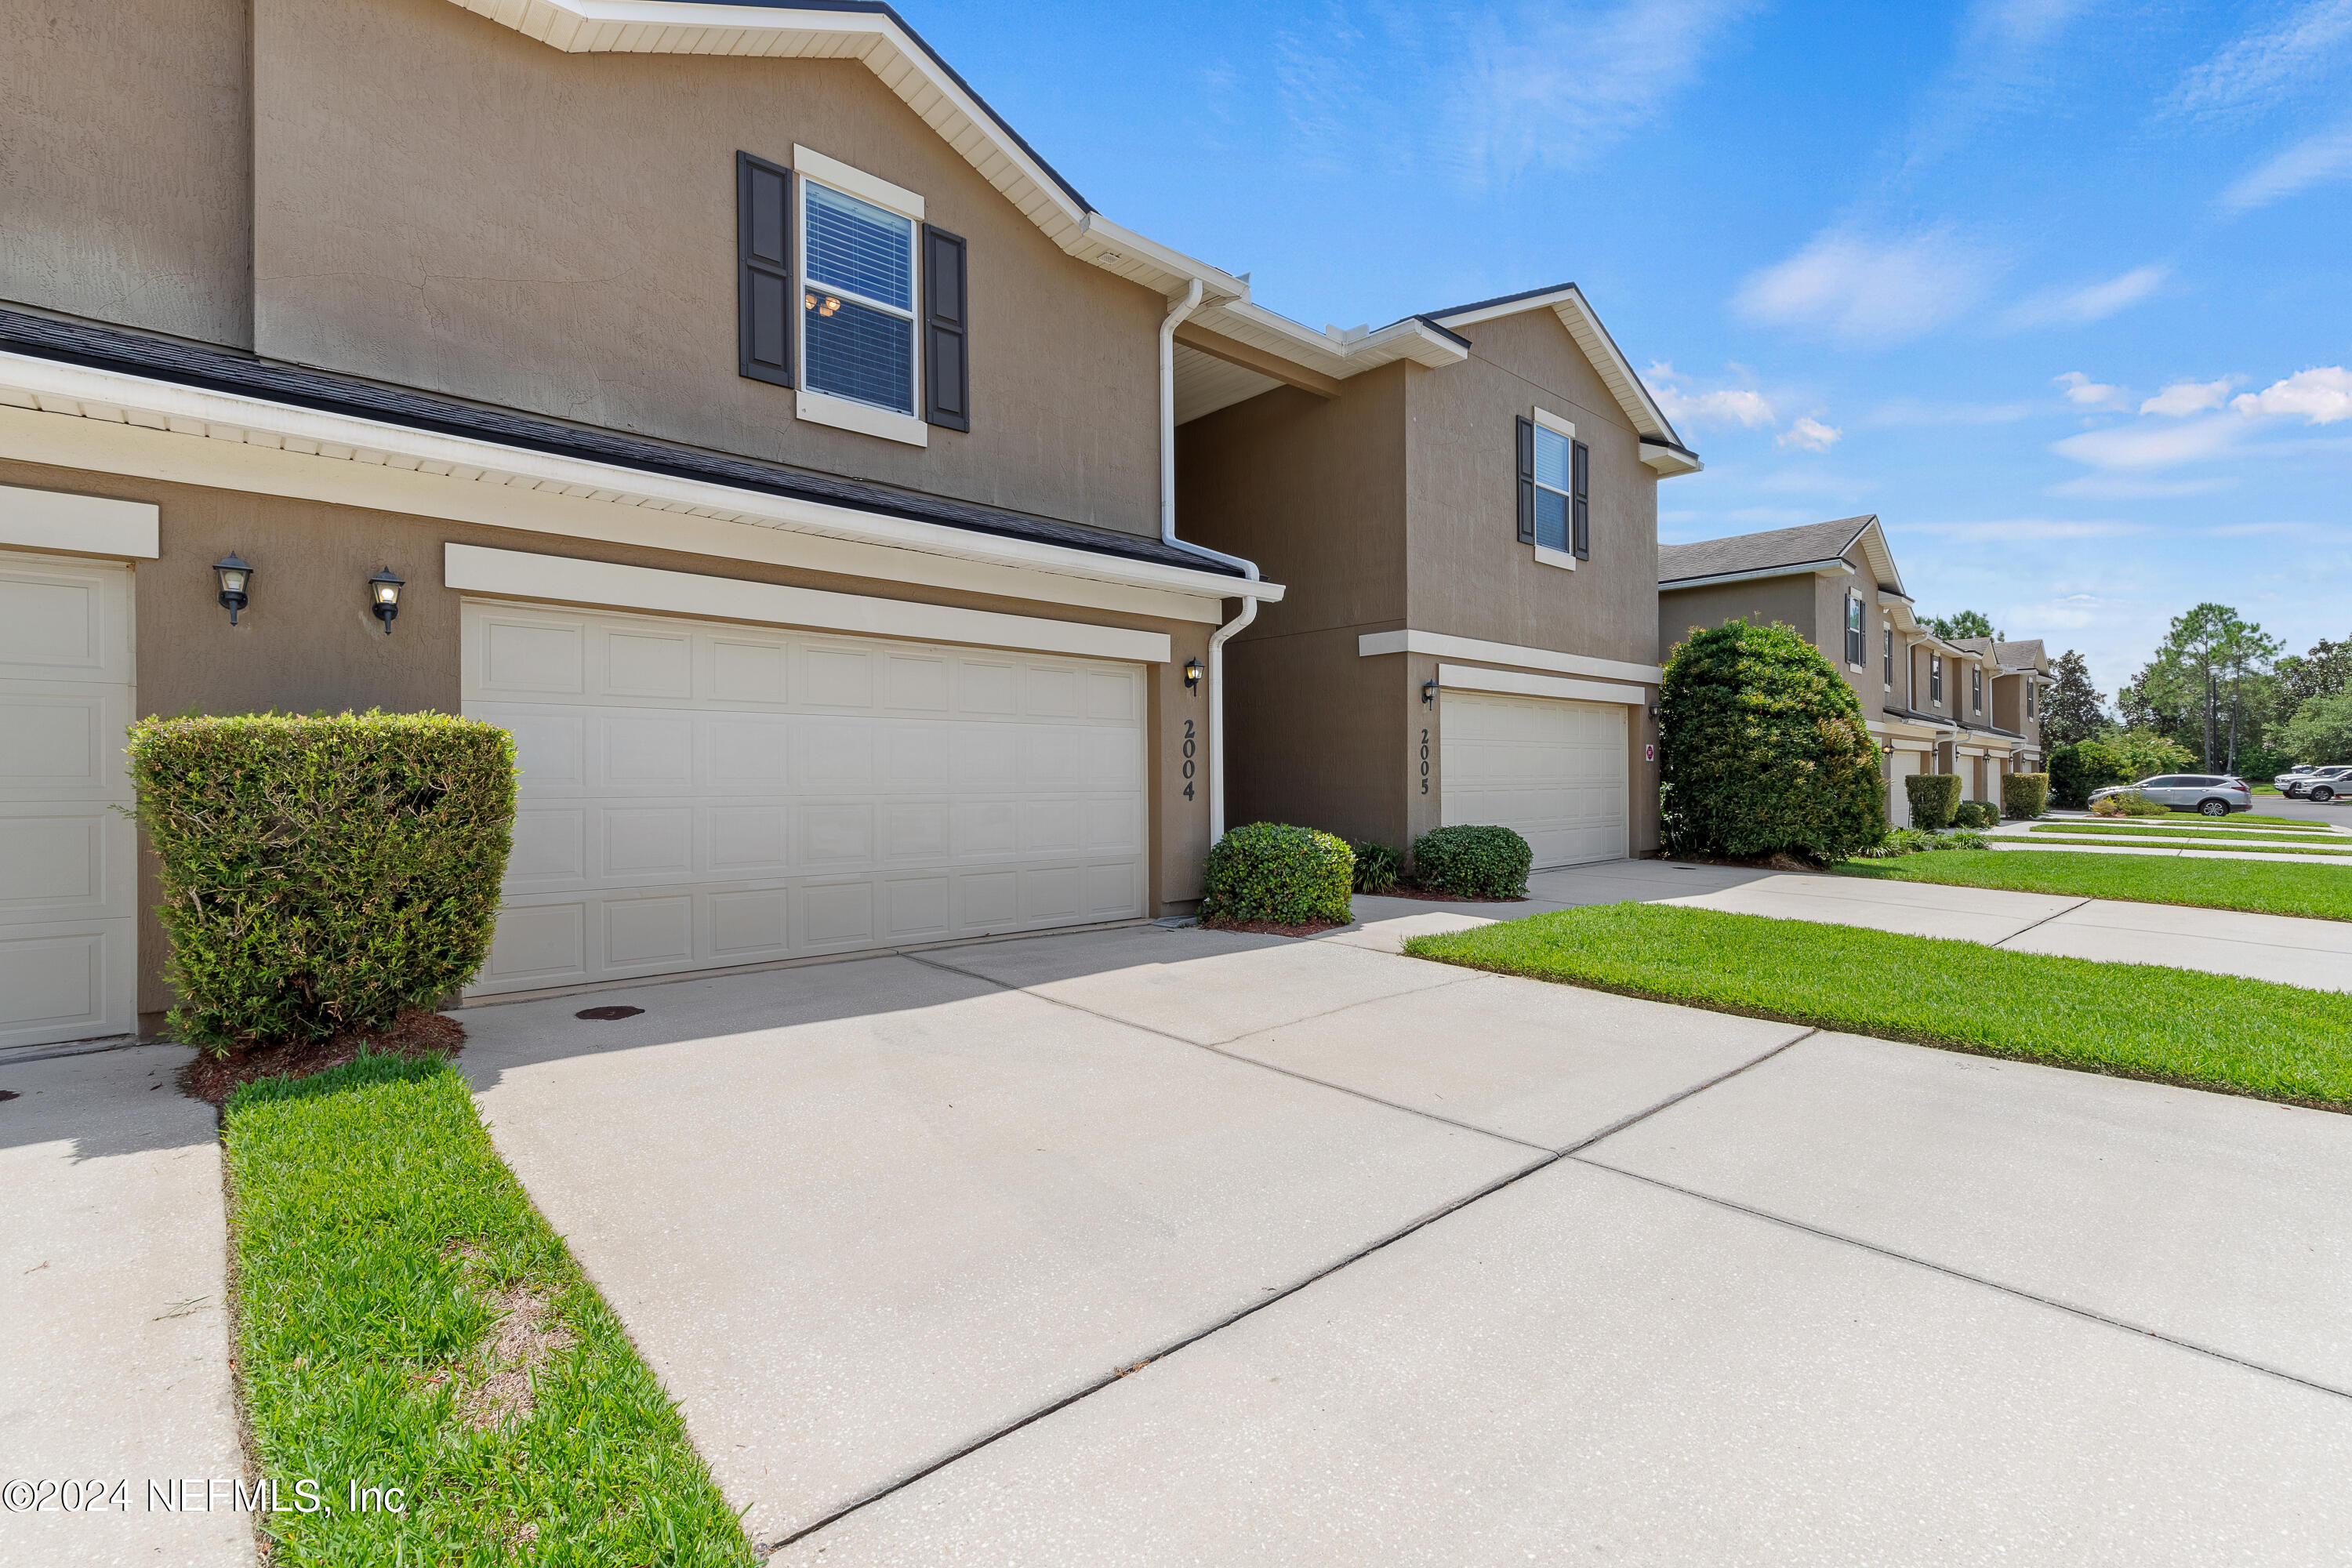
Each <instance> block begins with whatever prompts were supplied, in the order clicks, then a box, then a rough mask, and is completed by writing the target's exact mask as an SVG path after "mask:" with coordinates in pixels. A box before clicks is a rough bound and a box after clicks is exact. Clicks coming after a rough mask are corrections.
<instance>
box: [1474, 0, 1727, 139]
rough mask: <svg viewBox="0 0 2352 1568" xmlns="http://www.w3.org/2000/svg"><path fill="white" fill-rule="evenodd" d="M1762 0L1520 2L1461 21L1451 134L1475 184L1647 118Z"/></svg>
mask: <svg viewBox="0 0 2352 1568" xmlns="http://www.w3.org/2000/svg"><path fill="white" fill-rule="evenodd" d="M1755 5H1756V0H1620V3H1618V4H1615V5H1607V6H1605V7H1601V8H1598V9H1594V8H1590V7H1580V8H1577V9H1574V10H1570V9H1568V8H1566V7H1560V6H1553V5H1540V4H1536V3H1534V0H1522V3H1521V4H1520V5H1515V6H1512V7H1510V8H1509V9H1508V10H1507V11H1505V10H1503V9H1500V8H1491V9H1488V10H1487V11H1486V12H1485V13H1484V14H1483V15H1481V16H1476V17H1475V18H1472V19H1470V20H1468V21H1467V22H1466V23H1465V24H1462V25H1460V26H1459V27H1458V36H1460V37H1464V38H1465V51H1466V53H1467V56H1468V58H1466V59H1465V60H1464V61H1463V62H1461V64H1460V65H1459V66H1458V67H1457V68H1455V69H1454V71H1453V72H1452V73H1451V79H1452V80H1453V82H1454V90H1453V93H1452V96H1451V101H1450V102H1449V104H1448V106H1447V109H1446V112H1445V128H1444V141H1445V142H1446V143H1447V148H1446V152H1447V155H1448V156H1449V158H1450V161H1451V162H1453V163H1454V165H1455V166H1456V167H1457V168H1458V169H1459V170H1460V171H1461V172H1462V173H1463V174H1464V175H1465V177H1467V178H1469V179H1470V180H1472V181H1473V182H1474V183H1475V182H1483V181H1485V180H1486V179H1489V178H1502V179H1508V178H1510V177H1511V176H1512V175H1514V174H1518V173H1519V172H1520V171H1521V170H1523V169H1526V168H1528V167H1529V166H1531V165H1545V166H1549V167H1554V168H1566V167H1573V166H1576V165H1578V164H1580V163H1585V162H1587V161H1588V160H1590V159H1591V157H1592V156H1593V155H1594V154H1596V153H1601V152H1603V151H1605V150H1606V149H1608V148H1610V147H1612V146H1613V145H1615V144H1616V143H1617V142H1621V141H1622V140H1623V139H1624V138H1625V137H1627V136H1629V135H1631V134H1632V133H1633V132H1635V131H1637V130H1639V129H1641V128H1642V127H1643V125H1646V124H1647V123H1649V122H1650V121H1652V120H1653V119H1654V118H1656V116H1657V115H1658V114H1659V113H1660V112H1661V111H1663V110H1664V108H1665V106H1666V103H1667V101H1668V100H1670V99H1672V98H1673V97H1674V96H1675V94H1676V93H1677V92H1679V91H1681V90H1682V89H1683V88H1685V86H1687V85H1689V83H1690V82H1691V80H1692V79H1694V78H1695V77H1696V75H1697V72H1698V68H1699V64H1700V61H1701V59H1702V58H1703V57H1704V55H1705V52H1706V47H1707V46H1708V45H1709V44H1710V43H1712V42H1713V41H1714V40H1715V38H1716V37H1717V35H1719V34H1720V33H1721V32H1722V31H1723V30H1724V29H1725V28H1726V27H1727V26H1730V25H1731V24H1732V23H1734V22H1736V21H1738V19H1739V18H1740V17H1742V16H1745V15H1747V14H1748V12H1749V11H1751V10H1753V9H1755Z"/></svg>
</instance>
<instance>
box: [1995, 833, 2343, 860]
mask: <svg viewBox="0 0 2352 1568" xmlns="http://www.w3.org/2000/svg"><path fill="white" fill-rule="evenodd" d="M2010 842H2011V843H2012V844H2014V845H2015V846H2016V847H2018V848H2020V849H2035V848H2040V847H2042V846H2043V845H2049V844H2077V845H2081V846H2082V847H2084V848H2086V849H2162V850H2164V851H2166V852H2167V853H2170V852H2171V851H2173V850H2175V849H2186V850H2188V851H2189V852H2190V853H2191V854H2197V855H2316V856H2319V857H2320V858H2323V859H2324V858H2326V857H2328V856H2330V855H2352V846H2347V847H2345V848H2342V849H2316V848H2313V847H2309V846H2306V845H2302V844H2183V843H2181V842H2180V841H2179V840H2178V839H2174V838H2150V839H2146V840H2142V841H2140V842H2137V843H2135V842H2133V841H2132V840H2130V839H2127V838H2126V839H2123V840H2120V841H2118V840H2116V839H2112V838H2063V837H2048V838H2034V837H2028V836H2026V835H2024V834H2017V835H2015V836H2014V837H2011V839H2010Z"/></svg>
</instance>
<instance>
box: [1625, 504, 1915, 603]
mask: <svg viewBox="0 0 2352 1568" xmlns="http://www.w3.org/2000/svg"><path fill="white" fill-rule="evenodd" d="M1856 543H1860V544H1861V545H1862V547H1863V555H1864V559H1865V560H1867V561H1868V562H1869V563H1870V567H1871V570H1872V571H1873V573H1874V574H1876V576H1877V579H1878V583H1879V584H1880V585H1881V586H1882V587H1884V588H1886V589H1888V590H1890V591H1891V592H1893V593H1895V595H1903V579H1902V577H1901V575H1900V574H1897V573H1896V572H1895V555H1894V552H1892V551H1890V550H1889V549H1888V548H1887V546H1886V534H1885V530H1883V529H1882V528H1880V526H1879V523H1878V519H1877V517H1876V515H1875V514H1872V513H1864V515H1863V516H1860V517H1841V518H1835V519H1832V520H1831V521H1828V522H1807V523H1801V524H1799V525H1798V526H1797V527H1795V528H1775V529H1771V530H1769V531H1766V532H1763V533H1741V534H1735V535H1733V536H1732V537H1731V538H1729V539H1704V540H1700V541H1698V542H1696V543H1693V544H1661V545H1660V546H1658V586H1659V587H1661V588H1673V587H1677V586H1682V585H1685V584H1691V583H1695V582H1701V581H1706V580H1708V579H1712V578H1722V577H1778V576H1782V575H1786V574H1792V573H1797V572H1809V571H1812V570H1814V569H1816V568H1818V567H1822V566H1827V565H1830V564H1832V563H1836V562H1840V561H1843V560H1844V559H1845V553H1846V552H1847V551H1849V550H1851V549H1853V547H1854V545H1855V544H1856ZM1905 596H1907V595H1905Z"/></svg>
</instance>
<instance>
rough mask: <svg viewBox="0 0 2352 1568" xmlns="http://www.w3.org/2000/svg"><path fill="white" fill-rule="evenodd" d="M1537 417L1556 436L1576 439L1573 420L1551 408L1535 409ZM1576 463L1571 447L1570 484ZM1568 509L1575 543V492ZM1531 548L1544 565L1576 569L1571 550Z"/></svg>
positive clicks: (1539, 424) (1543, 487)
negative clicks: (1562, 416)
mask: <svg viewBox="0 0 2352 1568" xmlns="http://www.w3.org/2000/svg"><path fill="white" fill-rule="evenodd" d="M1535 419H1536V425H1537V426H1538V428H1541V429H1545V430H1549V431H1550V432H1551V433H1552V434H1553V435H1555V436H1564V437H1567V438H1568V439H1569V440H1570V441H1571V442H1573V441H1574V440H1575V439H1576V426H1575V425H1574V424H1573V423H1572V422H1571V421H1570V420H1566V419H1562V418H1561V417H1560V416H1559V415H1557V414H1554V413H1552V412H1551V411H1550V410H1549V409H1545V408H1538V409H1537V410H1536V411H1535ZM1575 464H1576V458H1575V453H1574V450H1573V448H1571V449H1570V456H1569V482H1570V484H1574V483H1575V482H1576V468H1575ZM1537 488H1538V489H1551V487H1550V486H1549V485H1539V486H1538V487H1537ZM1552 493H1553V494H1554V495H1559V494H1561V493H1562V492H1561V491H1559V490H1553V491H1552ZM1568 510H1569V524H1568V526H1569V542H1570V543H1571V544H1573V543H1574V542H1576V540H1575V530H1576V497H1575V495H1574V494H1573V493H1570V494H1569V497H1568ZM1530 548H1531V549H1533V550H1534V551H1535V552H1536V560H1537V561H1538V563H1540V564H1542V565H1546V566H1557V567H1559V569H1560V570H1561V571H1563V572H1573V571H1575V570H1576V556H1575V555H1574V553H1573V552H1570V551H1566V550H1554V549H1552V548H1551V547H1550V546H1549V545H1545V544H1538V545H1533V546H1530Z"/></svg>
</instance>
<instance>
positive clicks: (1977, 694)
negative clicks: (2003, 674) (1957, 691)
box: [1969, 664, 1984, 713]
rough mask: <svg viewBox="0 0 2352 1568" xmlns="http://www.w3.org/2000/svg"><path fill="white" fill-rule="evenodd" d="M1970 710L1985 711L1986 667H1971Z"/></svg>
mask: <svg viewBox="0 0 2352 1568" xmlns="http://www.w3.org/2000/svg"><path fill="white" fill-rule="evenodd" d="M1969 711H1970V712H1972V713H1981V712H1983V711H1984V666H1983V665H1980V664H1972V665H1970V666H1969Z"/></svg>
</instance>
